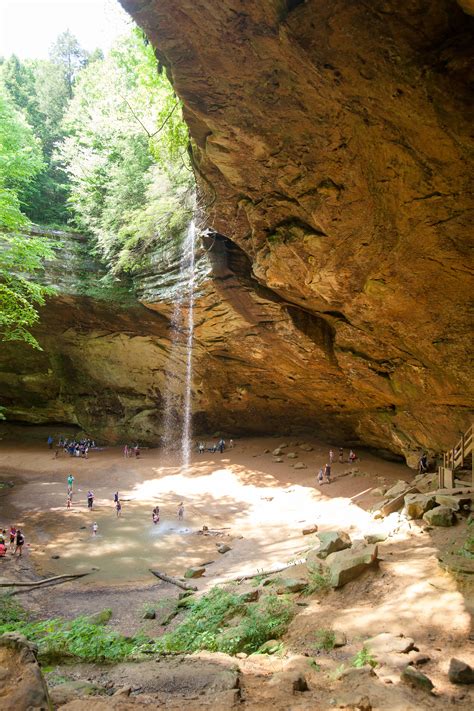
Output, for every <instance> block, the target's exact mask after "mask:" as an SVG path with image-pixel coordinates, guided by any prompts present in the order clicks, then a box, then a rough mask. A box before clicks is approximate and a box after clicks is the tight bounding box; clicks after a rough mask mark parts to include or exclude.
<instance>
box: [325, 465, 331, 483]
mask: <svg viewBox="0 0 474 711" xmlns="http://www.w3.org/2000/svg"><path fill="white" fill-rule="evenodd" d="M324 473H325V474H326V484H330V483H331V465H330V464H326V466H325V467H324Z"/></svg>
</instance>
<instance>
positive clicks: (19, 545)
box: [13, 529, 25, 558]
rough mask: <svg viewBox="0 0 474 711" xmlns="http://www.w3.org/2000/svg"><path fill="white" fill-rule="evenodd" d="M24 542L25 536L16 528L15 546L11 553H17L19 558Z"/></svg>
mask: <svg viewBox="0 0 474 711" xmlns="http://www.w3.org/2000/svg"><path fill="white" fill-rule="evenodd" d="M24 543H25V537H24V535H23V533H22V532H21V531H20V529H18V531H17V532H16V546H15V552H14V554H13V555H16V554H17V553H18V557H19V558H21V556H22V553H23V545H24Z"/></svg>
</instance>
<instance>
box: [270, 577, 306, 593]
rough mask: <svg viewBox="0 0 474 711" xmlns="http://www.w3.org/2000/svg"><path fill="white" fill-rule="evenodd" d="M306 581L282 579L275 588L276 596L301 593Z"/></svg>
mask: <svg viewBox="0 0 474 711" xmlns="http://www.w3.org/2000/svg"><path fill="white" fill-rule="evenodd" d="M307 584H308V581H307V580H304V579H302V578H282V579H281V580H280V581H279V584H278V587H277V590H276V591H277V595H284V594H285V593H297V592H301V591H302V590H304V589H305V587H306V586H307Z"/></svg>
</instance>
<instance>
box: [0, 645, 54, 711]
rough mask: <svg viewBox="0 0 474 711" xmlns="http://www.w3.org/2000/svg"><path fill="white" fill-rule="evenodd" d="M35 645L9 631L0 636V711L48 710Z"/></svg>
mask: <svg viewBox="0 0 474 711" xmlns="http://www.w3.org/2000/svg"><path fill="white" fill-rule="evenodd" d="M36 651H37V648H36V645H34V644H31V643H30V642H28V640H27V639H26V637H24V636H23V635H21V634H17V633H15V632H9V633H7V634H4V635H2V636H1V637H0V670H1V677H0V708H1V709H2V711H20V709H29V711H40V710H41V711H46V710H47V709H48V710H49V709H52V708H53V707H52V705H51V701H50V698H49V695H48V689H47V687H46V683H45V681H44V679H43V675H42V674H41V670H40V668H39V665H38V662H37V659H36Z"/></svg>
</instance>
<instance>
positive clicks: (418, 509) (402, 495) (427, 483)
mask: <svg viewBox="0 0 474 711" xmlns="http://www.w3.org/2000/svg"><path fill="white" fill-rule="evenodd" d="M435 479H436V475H433V474H422V475H419V476H417V477H415V479H414V480H413V482H410V483H408V482H406V481H403V480H400V481H397V483H396V484H395V485H394V486H392V487H391V488H390V489H388V490H387V491H385V493H384V501H383V502H382V504H381V505H380V507H379V509H378V511H376V512H375V516H376V518H383V517H385V516H389V515H390V514H392V513H394V512H396V511H399V510H400V509H401V508H402V507H403V510H404V513H405V514H406V517H407V518H408V519H423V520H424V521H425V522H426V523H427V524H429V525H430V526H444V527H447V526H453V525H454V524H455V523H456V520H457V515H460V514H462V513H468V512H469V511H471V507H472V499H473V497H474V488H473V489H467V488H462V489H459V488H456V489H439V490H432V489H433V486H434V482H435Z"/></svg>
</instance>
